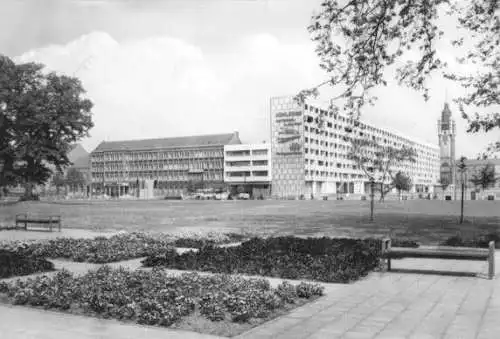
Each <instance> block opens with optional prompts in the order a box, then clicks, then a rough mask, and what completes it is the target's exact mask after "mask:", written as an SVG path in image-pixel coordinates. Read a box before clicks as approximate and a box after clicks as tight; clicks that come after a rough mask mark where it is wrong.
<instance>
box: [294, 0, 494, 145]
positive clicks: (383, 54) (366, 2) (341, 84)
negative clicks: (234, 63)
mask: <svg viewBox="0 0 500 339" xmlns="http://www.w3.org/2000/svg"><path fill="white" fill-rule="evenodd" d="M499 7H500V2H499V1H497V0H419V1H410V0H345V1H337V0H323V1H322V3H321V10H320V11H319V12H318V13H317V14H315V15H313V17H312V22H311V25H310V26H309V27H308V30H309V32H310V34H311V38H312V40H313V42H314V43H315V44H316V54H317V55H318V57H319V59H320V66H321V68H322V69H323V70H324V71H325V72H326V74H327V75H328V79H327V80H326V81H324V82H323V83H321V84H319V85H318V86H316V87H313V88H310V89H306V90H303V91H301V92H300V93H299V94H298V95H297V100H298V101H304V100H305V98H307V97H308V96H316V95H318V93H319V92H318V89H319V88H320V87H321V86H324V85H331V86H333V87H334V88H336V89H337V90H338V91H339V93H340V94H339V95H338V96H337V97H335V98H334V99H339V100H340V99H344V100H340V102H343V109H344V110H346V111H347V112H349V113H350V114H351V116H352V117H359V115H360V110H361V108H362V107H363V106H364V105H366V104H367V103H373V102H374V101H375V100H376V97H375V96H374V95H373V91H372V90H373V89H374V88H376V87H380V86H385V85H387V80H386V77H387V72H386V70H387V69H388V68H389V67H391V66H393V65H394V66H397V69H396V80H397V81H398V82H399V84H400V85H406V86H409V87H410V88H413V89H415V90H418V91H421V92H422V93H423V96H424V98H425V99H426V100H427V99H428V98H429V89H428V84H427V80H428V79H429V77H430V76H431V75H432V74H434V73H436V72H441V73H442V74H443V75H444V76H445V77H446V78H448V79H451V80H454V81H456V82H458V83H459V84H460V85H461V86H462V87H463V88H465V89H466V91H464V92H465V93H466V94H464V95H462V96H461V97H458V98H455V102H456V103H457V104H458V105H459V108H460V111H461V112H462V116H463V118H465V119H466V120H467V121H468V132H479V131H485V132H488V131H490V130H492V129H494V128H498V127H500V113H499V112H496V113H490V114H483V113H482V112H481V111H482V110H483V108H485V107H490V108H491V107H493V108H495V109H498V106H499V105H500V9H499ZM444 16H446V17H448V18H455V19H456V20H457V26H458V29H457V30H456V31H455V33H456V34H458V35H457V39H456V40H453V41H451V45H452V46H454V47H455V48H456V51H457V55H461V54H463V56H462V57H460V58H458V59H457V60H458V62H460V63H466V62H470V63H472V64H474V65H476V66H477V72H476V73H474V74H473V75H470V74H456V73H452V72H451V71H450V69H449V68H448V65H447V63H446V62H443V60H441V59H440V55H439V53H438V51H437V48H436V46H437V43H438V42H439V41H440V40H442V38H443V31H444V24H443V21H442V20H441V19H442V18H443V17H444ZM440 20H441V21H440ZM464 37H466V38H467V40H468V41H472V42H473V45H472V46H465V45H464V44H463V43H464ZM464 50H465V51H464ZM408 51H411V52H412V53H417V54H418V59H417V60H413V61H412V60H410V61H407V62H404V60H405V59H407V55H408V54H407V52H408ZM339 100H337V101H332V105H331V106H332V107H331V108H332V109H333V110H339V109H340V108H341V105H339V104H338V102H339ZM493 146H499V148H497V150H500V145H497V144H494V145H493Z"/></svg>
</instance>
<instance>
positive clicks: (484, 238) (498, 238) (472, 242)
mask: <svg viewBox="0 0 500 339" xmlns="http://www.w3.org/2000/svg"><path fill="white" fill-rule="evenodd" d="M490 241H494V242H495V247H496V248H499V249H500V235H498V234H496V233H488V234H483V235H480V236H477V237H472V238H463V237H462V236H460V235H456V236H454V237H450V238H448V239H446V240H445V241H443V242H442V243H441V245H443V246H453V247H475V248H488V246H489V243H490Z"/></svg>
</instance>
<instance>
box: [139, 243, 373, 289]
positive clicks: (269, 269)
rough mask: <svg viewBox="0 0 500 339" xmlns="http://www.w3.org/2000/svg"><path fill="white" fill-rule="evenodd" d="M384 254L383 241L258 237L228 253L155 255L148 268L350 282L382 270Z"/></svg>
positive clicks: (207, 248) (206, 249) (211, 250)
mask: <svg viewBox="0 0 500 339" xmlns="http://www.w3.org/2000/svg"><path fill="white" fill-rule="evenodd" d="M380 250H381V241H380V240H374V239H365V240H357V239H331V238H326V237H323V238H308V239H302V238H295V237H276V238H267V239H259V238H253V239H250V240H248V241H246V242H244V243H242V244H241V245H239V246H234V247H228V248H221V247H215V246H205V247H203V248H201V249H200V250H199V251H198V252H186V253H183V254H177V253H176V252H175V251H164V252H160V253H156V254H153V255H149V256H148V257H147V258H146V259H144V260H143V261H142V263H143V265H144V266H146V267H154V266H164V267H168V268H175V269H181V270H198V271H209V272H214V273H228V274H235V273H243V274H251V275H263V276H271V277H279V278H285V279H307V280H316V281H324V282H342V283H348V282H350V281H355V280H358V279H359V278H361V277H363V276H365V275H367V274H368V273H369V272H370V271H372V270H373V269H374V268H376V267H377V266H378V265H379V263H380V255H381V253H380Z"/></svg>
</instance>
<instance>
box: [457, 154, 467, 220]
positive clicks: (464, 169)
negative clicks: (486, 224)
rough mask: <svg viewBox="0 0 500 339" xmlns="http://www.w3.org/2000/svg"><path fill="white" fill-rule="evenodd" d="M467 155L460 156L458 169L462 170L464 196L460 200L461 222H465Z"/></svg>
mask: <svg viewBox="0 0 500 339" xmlns="http://www.w3.org/2000/svg"><path fill="white" fill-rule="evenodd" d="M465 160H467V159H466V158H465V157H461V158H460V163H459V164H458V170H459V171H460V179H461V181H462V198H461V201H460V223H461V224H463V222H464V193H465V181H466V180H467V172H466V171H467V165H466V164H465Z"/></svg>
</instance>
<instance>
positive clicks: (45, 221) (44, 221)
mask: <svg viewBox="0 0 500 339" xmlns="http://www.w3.org/2000/svg"><path fill="white" fill-rule="evenodd" d="M19 222H27V223H28V224H50V223H52V224H55V223H57V222H59V220H58V219H52V220H50V219H23V220H19Z"/></svg>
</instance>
